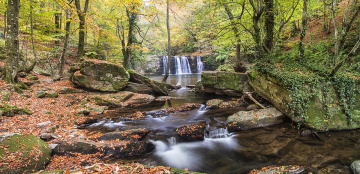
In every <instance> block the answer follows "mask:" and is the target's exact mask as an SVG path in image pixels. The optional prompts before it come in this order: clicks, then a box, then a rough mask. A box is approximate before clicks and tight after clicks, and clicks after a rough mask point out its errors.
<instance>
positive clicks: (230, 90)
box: [195, 71, 251, 96]
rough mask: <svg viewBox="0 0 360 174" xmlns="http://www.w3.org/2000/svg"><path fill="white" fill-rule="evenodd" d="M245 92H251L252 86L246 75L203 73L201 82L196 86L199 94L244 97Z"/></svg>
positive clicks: (220, 72)
mask: <svg viewBox="0 0 360 174" xmlns="http://www.w3.org/2000/svg"><path fill="white" fill-rule="evenodd" d="M245 91H251V86H250V85H249V83H248V77H247V75H246V74H245V73H237V72H225V71H203V72H202V73H201V81H200V82H197V83H196V84H195V92H199V93H215V94H218V95H228V96H242V95H243V92H245Z"/></svg>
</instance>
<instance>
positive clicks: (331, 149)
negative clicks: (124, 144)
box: [89, 74, 360, 174]
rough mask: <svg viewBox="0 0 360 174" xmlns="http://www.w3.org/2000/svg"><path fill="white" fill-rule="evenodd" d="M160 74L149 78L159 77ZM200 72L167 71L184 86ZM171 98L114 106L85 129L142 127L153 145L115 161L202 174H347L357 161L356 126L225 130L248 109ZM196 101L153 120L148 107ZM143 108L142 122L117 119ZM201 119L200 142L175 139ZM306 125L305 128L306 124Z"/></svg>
mask: <svg viewBox="0 0 360 174" xmlns="http://www.w3.org/2000/svg"><path fill="white" fill-rule="evenodd" d="M161 78H162V76H154V77H151V79H153V80H158V81H161ZM199 78H200V74H182V75H170V76H169V79H168V81H167V82H168V83H170V84H174V85H175V84H177V83H180V84H181V85H182V86H186V85H193V84H195V82H196V81H197V80H198V79H199ZM171 97H177V99H175V100H171V102H160V103H156V104H153V105H150V106H146V107H141V108H130V109H128V110H126V111H124V109H123V108H122V109H118V110H117V112H115V114H114V113H113V114H111V115H109V116H108V117H112V118H114V119H112V120H116V121H101V122H98V123H94V124H92V125H91V126H90V128H89V129H93V130H96V131H98V130H101V131H103V132H110V131H114V130H125V129H137V128H146V129H148V130H150V133H149V135H148V136H147V137H146V140H147V141H150V142H152V143H153V144H154V145H155V147H156V149H155V150H154V151H153V152H151V153H150V154H147V155H145V156H141V157H134V158H127V159H116V160H115V161H123V162H130V161H134V162H139V163H142V164H149V165H150V164H151V165H164V166H170V167H174V168H180V169H184V168H187V169H189V170H190V171H196V172H205V173H210V174H211V173H214V174H215V173H216V174H217V173H219V174H223V173H248V172H249V171H250V170H252V169H258V168H262V167H265V166H269V165H301V166H304V168H305V169H306V170H307V171H311V172H313V173H349V172H350V171H351V170H350V167H349V166H350V164H351V163H352V162H353V161H354V160H357V159H360V136H359V135H360V130H351V131H341V132H323V133H320V132H318V133H312V132H311V131H303V129H300V130H299V129H298V128H297V125H296V124H295V123H292V122H291V121H290V120H287V121H285V122H284V123H282V124H278V125H275V126H270V127H265V128H258V129H252V130H247V131H242V132H237V133H235V132H234V133H229V132H228V131H227V129H226V125H225V122H226V119H227V117H228V116H230V115H232V114H233V113H236V112H238V111H241V110H246V108H230V109H229V108H228V109H211V110H206V108H205V107H204V104H205V102H206V101H207V100H209V99H214V98H218V99H223V100H227V99H230V98H229V97H222V96H213V95H195V93H194V92H190V90H189V89H188V88H184V87H183V88H181V89H178V90H173V91H171ZM184 103H199V104H202V106H201V107H200V108H199V109H196V110H191V111H185V112H179V113H174V114H168V115H165V116H163V117H158V118H154V117H152V116H151V113H152V112H151V111H154V110H160V109H164V108H168V107H174V106H182V105H183V104H184ZM134 111H142V112H143V111H146V112H147V116H146V118H145V119H144V120H138V121H125V120H121V119H120V120H119V119H116V118H117V117H118V116H119V115H121V114H123V113H125V112H129V113H131V112H134ZM198 122H205V123H206V125H207V127H206V131H205V132H204V135H205V136H204V137H205V139H204V141H197V142H179V140H178V138H177V136H176V135H177V133H176V131H175V129H176V128H178V127H180V126H182V125H184V124H191V123H198ZM304 129H306V128H304Z"/></svg>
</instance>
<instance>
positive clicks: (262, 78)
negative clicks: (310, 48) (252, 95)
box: [248, 64, 360, 131]
mask: <svg viewBox="0 0 360 174" xmlns="http://www.w3.org/2000/svg"><path fill="white" fill-rule="evenodd" d="M248 77H249V82H250V84H251V86H252V87H253V88H254V90H255V91H256V92H257V93H259V94H260V95H261V96H263V97H264V98H265V99H267V100H268V101H269V102H271V103H272V104H273V105H274V106H275V107H276V108H278V109H279V110H280V111H282V112H283V113H285V114H286V115H287V116H288V117H290V118H291V119H292V120H294V121H296V122H298V123H299V124H298V125H299V126H300V125H301V124H304V125H306V126H308V127H310V128H312V129H314V130H317V131H328V130H347V129H357V128H360V94H359V85H360V80H359V79H360V78H359V76H356V75H354V74H351V73H348V72H339V73H338V74H337V75H336V76H335V77H333V78H329V77H322V76H319V75H317V74H316V73H314V72H310V71H306V70H304V69H301V68H288V67H286V68H284V67H281V66H279V67H278V66H274V65H269V64H257V65H256V66H255V67H254V69H253V70H251V71H249V72H248Z"/></svg>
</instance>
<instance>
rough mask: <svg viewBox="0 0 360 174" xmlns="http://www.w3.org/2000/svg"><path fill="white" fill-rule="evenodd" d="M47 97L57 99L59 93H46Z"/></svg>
mask: <svg viewBox="0 0 360 174" xmlns="http://www.w3.org/2000/svg"><path fill="white" fill-rule="evenodd" d="M47 96H48V97H49V98H57V97H59V93H57V92H55V91H51V92H49V93H47Z"/></svg>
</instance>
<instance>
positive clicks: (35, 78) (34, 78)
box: [28, 75, 39, 80]
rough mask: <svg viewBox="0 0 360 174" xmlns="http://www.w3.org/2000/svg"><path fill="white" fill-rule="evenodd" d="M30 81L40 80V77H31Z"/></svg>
mask: <svg viewBox="0 0 360 174" xmlns="http://www.w3.org/2000/svg"><path fill="white" fill-rule="evenodd" d="M28 80H39V77H36V76H33V75H29V79H28Z"/></svg>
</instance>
